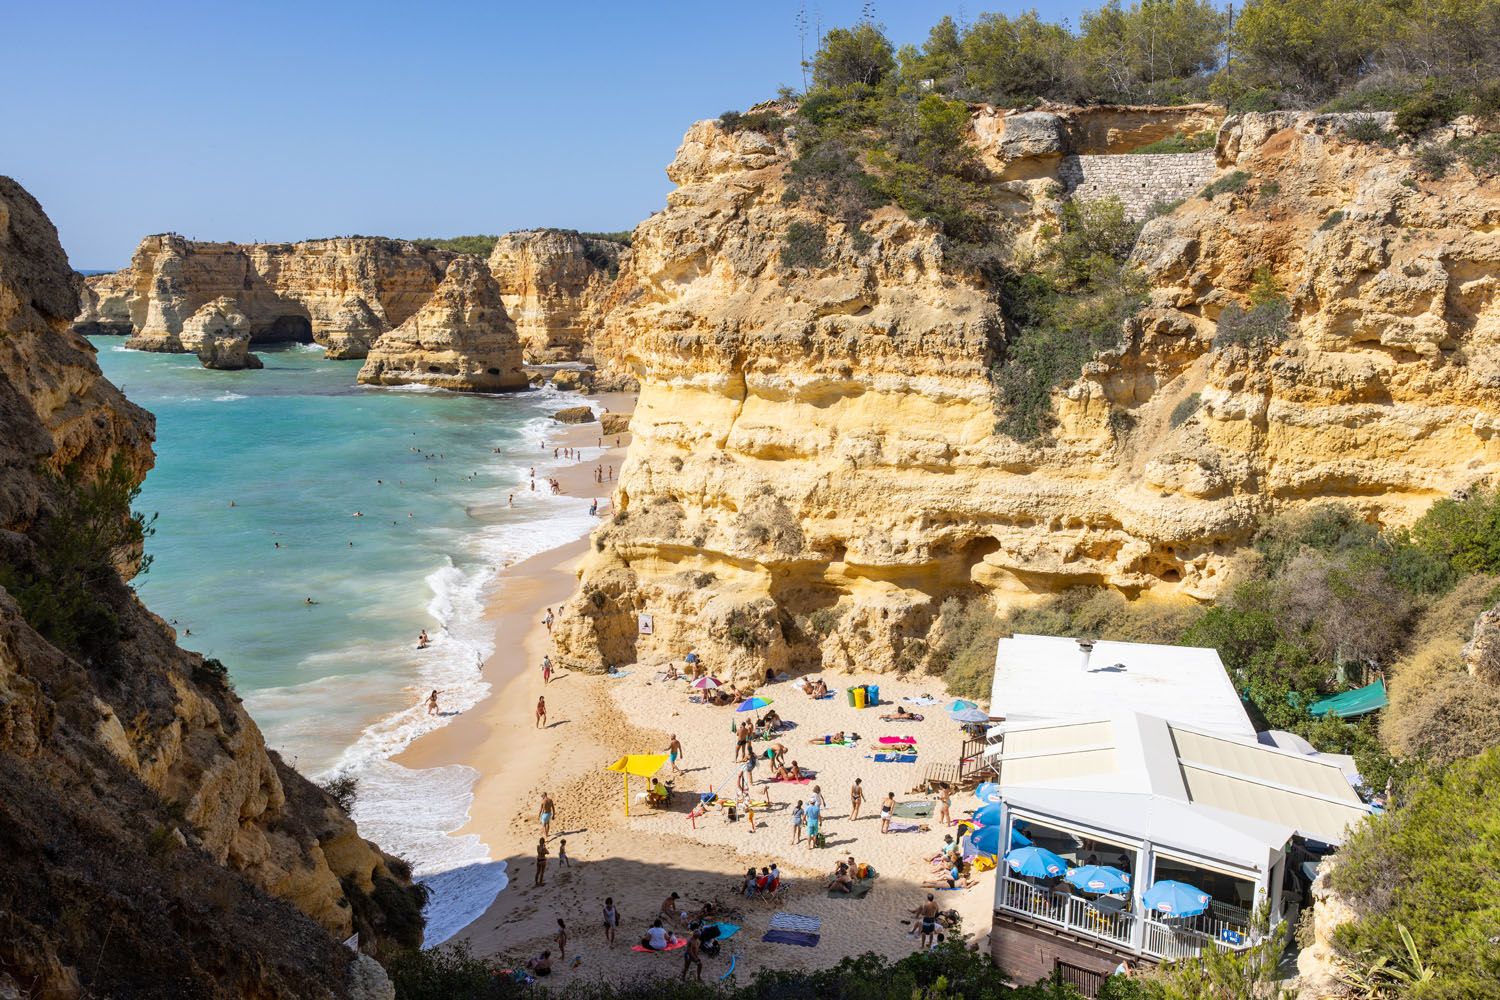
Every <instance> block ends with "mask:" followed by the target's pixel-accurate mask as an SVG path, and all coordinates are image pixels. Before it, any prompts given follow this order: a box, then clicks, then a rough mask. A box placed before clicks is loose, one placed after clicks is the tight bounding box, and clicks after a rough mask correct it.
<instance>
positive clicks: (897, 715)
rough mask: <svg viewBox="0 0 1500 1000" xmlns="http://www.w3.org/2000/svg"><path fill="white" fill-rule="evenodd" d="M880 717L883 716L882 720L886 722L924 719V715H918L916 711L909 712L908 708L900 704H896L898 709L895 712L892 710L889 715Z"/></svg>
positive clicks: (919, 720)
mask: <svg viewBox="0 0 1500 1000" xmlns="http://www.w3.org/2000/svg"><path fill="white" fill-rule="evenodd" d="M880 718H881V720H882V721H885V722H921V721H922V716H920V715H918V714H917V713H915V712H908V711H907V710H906V709H904V708H902V707H901V706H900V705H897V706H896V710H895V711H894V712H891V713H889V714H887V715H882V716H881V717H880Z"/></svg>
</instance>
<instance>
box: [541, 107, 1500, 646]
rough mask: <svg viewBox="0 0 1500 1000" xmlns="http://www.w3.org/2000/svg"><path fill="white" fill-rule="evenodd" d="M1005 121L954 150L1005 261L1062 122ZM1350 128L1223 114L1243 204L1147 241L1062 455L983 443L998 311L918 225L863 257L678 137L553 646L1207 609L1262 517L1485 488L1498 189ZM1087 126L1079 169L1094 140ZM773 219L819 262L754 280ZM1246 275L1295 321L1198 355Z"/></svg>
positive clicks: (1036, 214) (1048, 194)
mask: <svg viewBox="0 0 1500 1000" xmlns="http://www.w3.org/2000/svg"><path fill="white" fill-rule="evenodd" d="M1173 114H1174V115H1175V116H1176V119H1175V120H1174V121H1173V122H1171V123H1169V124H1170V125H1171V127H1170V128H1166V129H1163V128H1154V127H1151V126H1150V123H1149V122H1143V121H1142V120H1141V118H1142V115H1141V113H1139V109H1135V110H1132V111H1131V115H1130V116H1128V117H1129V120H1128V121H1125V120H1123V119H1122V121H1121V122H1118V123H1116V126H1114V131H1115V133H1116V134H1117V135H1127V136H1131V135H1133V136H1136V137H1138V138H1141V139H1142V140H1143V141H1145V140H1148V139H1149V137H1152V136H1155V137H1160V135H1162V134H1168V133H1169V132H1170V131H1178V130H1181V129H1182V128H1183V127H1184V123H1183V121H1182V119H1183V117H1184V115H1185V114H1188V113H1184V112H1174V113H1173ZM1190 114H1193V115H1199V116H1200V117H1202V118H1205V119H1206V118H1207V116H1208V113H1207V112H1200V111H1192V112H1190ZM1000 117H1001V119H1002V120H996V116H994V115H990V114H989V113H988V112H981V113H980V114H979V115H978V116H977V118H976V127H975V141H976V143H977V144H978V145H979V146H980V148H981V153H982V155H983V158H984V160H985V163H986V166H987V167H988V168H989V171H990V175H991V179H992V182H993V183H995V184H997V185H999V186H998V187H997V189H996V190H997V195H998V196H999V197H1000V198H1001V199H1002V201H1003V203H1004V205H1005V207H1006V210H1007V211H1008V213H1009V216H1010V218H1011V220H1012V230H1013V231H1012V239H1013V241H1014V244H1015V245H1016V246H1017V247H1024V246H1026V245H1027V243H1028V241H1029V239H1030V238H1031V237H1032V236H1033V235H1034V234H1035V233H1036V231H1037V228H1038V226H1039V225H1040V224H1041V223H1042V222H1044V221H1048V220H1049V219H1052V218H1055V213H1056V209H1057V202H1056V201H1055V198H1056V197H1057V192H1058V191H1059V190H1060V189H1061V187H1062V185H1060V184H1058V182H1057V178H1056V171H1057V165H1058V164H1059V163H1060V162H1061V160H1062V158H1063V156H1064V155H1066V154H1067V153H1069V152H1070V151H1077V148H1078V147H1077V140H1076V139H1075V138H1074V136H1075V135H1076V134H1078V133H1079V128H1080V127H1081V126H1079V124H1078V123H1077V122H1076V121H1071V122H1070V120H1069V118H1068V116H1066V115H1042V116H1036V115H1013V116H1000ZM1195 121H1196V119H1195ZM1096 124H1098V123H1096ZM1342 125H1343V122H1342V120H1341V119H1339V118H1337V117H1315V116H1312V115H1308V114H1269V115H1251V116H1245V117H1241V118H1234V119H1230V120H1229V121H1228V122H1227V123H1226V124H1225V125H1224V127H1223V129H1222V130H1221V132H1220V138H1219V145H1218V150H1217V163H1218V168H1219V171H1220V175H1221V176H1224V175H1227V174H1228V173H1229V172H1230V171H1243V172H1244V173H1245V174H1246V175H1247V178H1243V179H1241V180H1243V183H1242V184H1241V185H1240V187H1241V190H1240V191H1239V192H1238V193H1228V194H1221V195H1219V196H1218V197H1216V198H1213V199H1212V200H1208V199H1204V198H1201V197H1194V198H1190V199H1189V200H1188V201H1187V202H1186V203H1184V204H1183V205H1181V206H1180V207H1178V208H1177V209H1176V210H1175V211H1173V212H1172V213H1171V214H1170V215H1167V216H1165V217H1163V218H1159V219H1157V220H1155V221H1153V222H1151V223H1149V224H1148V226H1147V228H1146V230H1145V232H1144V234H1143V236H1142V238H1141V240H1140V242H1139V244H1138V246H1137V248H1136V253H1135V260H1136V262H1137V263H1138V264H1139V265H1140V266H1141V267H1142V269H1143V270H1144V272H1145V273H1146V275H1147V276H1148V279H1149V283H1150V286H1151V292H1150V295H1151V298H1150V305H1149V307H1148V308H1147V309H1146V310H1145V312H1144V314H1143V316H1142V317H1141V319H1140V320H1139V322H1137V323H1135V324H1133V325H1132V328H1131V330H1130V332H1129V335H1128V336H1127V337H1126V342H1125V343H1124V344H1123V345H1122V347H1121V348H1120V349H1119V350H1117V351H1114V352H1110V353H1107V354H1104V355H1101V356H1100V357H1098V358H1096V359H1095V360H1094V361H1093V362H1092V363H1090V364H1089V365H1088V366H1087V367H1086V368H1085V370H1084V372H1083V373H1082V376H1081V377H1080V378H1079V379H1077V380H1076V381H1074V382H1072V383H1071V384H1069V385H1066V386H1063V387H1061V388H1060V389H1058V390H1056V391H1054V392H1053V394H1052V402H1051V405H1052V409H1053V411H1054V414H1055V417H1056V428H1055V431H1054V432H1053V433H1052V434H1051V435H1049V436H1048V437H1047V438H1045V439H1043V440H1040V441H1037V442H1031V443H1022V442H1018V441H1015V440H1012V439H1011V438H1008V437H1006V436H1004V435H1001V434H998V433H997V432H996V430H995V426H996V416H997V412H996V407H995V403H994V392H993V389H992V387H991V383H990V381H989V378H988V377H987V372H988V369H989V367H990V365H991V364H992V363H994V361H995V360H996V358H997V356H998V354H997V351H998V350H999V349H1001V348H1002V346H1003V342H1004V333H1003V332H1002V330H1001V327H1000V320H999V313H998V309H997V305H996V302H995V298H994V295H993V294H992V293H991V291H990V290H989V289H988V288H986V287H984V285H983V283H982V282H981V281H980V280H979V279H978V278H977V277H974V276H972V275H969V274H967V273H966V272H964V271H963V270H962V269H960V268H959V267H957V266H956V265H954V264H953V263H951V262H950V261H949V260H947V259H946V258H945V255H944V250H943V245H942V241H941V239H940V238H939V237H938V236H937V235H936V234H935V233H934V232H933V231H932V230H931V229H930V228H929V227H927V226H924V225H923V224H921V223H917V222H913V221H910V220H909V219H907V218H905V217H904V216H901V215H899V214H897V213H895V212H894V211H892V210H885V211H884V212H883V213H881V214H878V215H877V216H876V217H875V218H874V219H873V220H872V221H871V222H870V223H867V224H866V226H865V230H866V232H867V234H868V236H869V237H871V238H872V239H871V242H870V243H869V245H868V247H867V248H866V249H863V250H861V249H858V248H857V247H856V245H855V242H854V241H853V240H852V239H851V238H850V235H849V233H848V232H847V231H846V229H845V227H844V224H843V223H842V222H840V221H838V220H835V219H833V218H828V217H820V216H818V215H815V214H814V213H812V212H811V211H809V209H808V208H807V207H806V206H805V205H802V204H791V205H789V204H786V203H784V202H783V199H782V195H783V193H784V191H785V185H784V172H785V170H786V169H787V165H788V162H789V159H790V155H791V151H790V150H789V149H788V148H787V147H786V146H785V145H783V144H781V143H780V142H779V141H773V140H772V139H770V138H768V137H767V136H764V135H761V134H758V133H754V132H748V131H747V132H740V133H738V134H729V133H726V132H724V131H723V130H721V129H720V128H719V127H718V126H717V125H716V124H714V123H708V122H705V123H700V124H698V125H695V126H694V127H693V128H692V129H691V130H690V131H689V132H688V134H687V137H686V139H685V140H684V142H683V144H682V146H681V148H680V149H679V150H678V153H677V157H676V159H675V160H674V162H673V163H672V165H671V167H670V168H669V170H668V174H669V176H670V177H671V179H672V180H673V181H674V182H676V184H677V189H676V190H675V191H674V192H673V193H672V194H671V195H670V197H669V200H668V205H667V209H666V210H665V211H664V212H662V213H659V214H657V215H655V216H653V217H652V218H651V219H648V220H647V221H646V222H644V223H642V225H641V226H640V227H639V228H638V229H637V230H636V233H635V236H634V240H633V244H632V251H631V257H630V260H629V261H628V263H627V265H626V268H625V271H624V272H623V273H622V276H621V279H620V282H619V283H618V285H617V287H616V289H615V291H614V292H613V293H612V294H613V296H614V298H615V299H616V305H615V307H614V308H613V310H612V311H611V312H610V314H609V316H608V318H607V320H606V322H605V328H604V332H603V334H602V336H601V340H600V345H599V349H600V351H601V353H602V354H604V355H607V363H608V364H611V365H614V366H616V367H617V368H618V369H619V370H622V371H627V372H629V373H631V374H633V375H635V376H637V377H639V379H640V382H641V396H640V400H639V403H638V405H637V407H636V410H635V414H634V416H633V418H632V422H631V430H632V431H633V433H634V443H633V444H632V446H631V449H630V453H629V456H628V458H627V460H626V462H625V464H624V467H623V469H622V471H621V479H620V486H619V488H618V491H617V495H616V506H617V509H618V511H619V513H618V515H617V516H616V517H615V518H614V519H612V521H610V522H609V523H608V524H607V525H605V526H604V527H603V528H601V529H600V530H599V531H598V532H597V533H596V535H595V539H594V546H593V548H594V551H593V552H592V553H591V554H590V556H589V558H588V560H587V562H586V564H585V565H584V567H583V569H582V571H581V575H582V586H581V589H580V592H579V594H578V595H577V596H576V597H575V598H574V600H573V601H572V602H571V604H570V606H569V614H567V615H565V616H564V617H563V618H562V620H561V623H560V626H559V628H557V629H556V630H555V633H554V634H555V635H556V636H557V641H558V643H559V649H560V653H561V657H562V658H563V659H564V661H565V662H567V663H569V664H570V665H572V666H576V667H582V668H598V667H600V666H602V665H603V664H606V663H622V662H629V661H631V660H634V659H642V658H645V659H650V658H653V657H663V658H665V657H668V656H681V655H682V654H683V653H685V652H687V651H688V650H689V649H693V648H697V649H698V651H699V652H700V653H706V654H707V655H708V656H710V657H711V661H710V662H713V663H714V664H715V666H716V667H718V668H719V669H731V670H736V671H738V672H740V673H742V674H750V673H759V672H762V671H763V670H764V668H765V667H767V666H771V667H778V668H779V667H782V666H809V667H811V666H819V667H824V668H835V669H837V668H844V667H851V666H853V665H855V664H858V665H859V666H860V667H861V668H862V669H892V668H900V667H917V666H921V665H923V664H924V663H925V662H926V661H927V659H928V657H929V655H930V652H931V650H930V640H931V638H932V636H933V634H934V631H933V630H934V628H935V627H936V628H941V625H942V622H941V621H938V620H937V619H938V616H939V610H940V607H941V605H942V602H943V601H944V599H945V598H946V597H948V596H953V595H958V596H975V595H982V596H986V597H988V598H989V599H991V600H992V601H994V602H995V603H997V604H1002V605H1003V604H1006V603H1012V602H1024V601H1028V600H1035V599H1037V598H1038V597H1039V596H1041V595H1047V594H1051V593H1055V592H1057V591H1059V590H1061V589H1064V588H1067V587H1071V586H1077V585H1090V586H1106V587H1112V588H1115V589H1118V590H1119V591H1122V592H1124V593H1126V594H1127V595H1131V596H1137V595H1151V596H1154V597H1161V598H1164V599H1190V598H1207V597H1210V596H1212V595H1213V594H1214V593H1215V592H1216V590H1217V588H1218V587H1219V586H1220V585H1221V583H1222V582H1223V580H1224V578H1225V571H1226V568H1227V566H1228V564H1229V562H1230V560H1231V559H1232V558H1233V557H1234V554H1235V553H1236V552H1237V551H1238V550H1240V549H1241V547H1242V546H1243V545H1244V544H1245V543H1246V542H1247V541H1248V539H1249V538H1250V536H1251V534H1252V533H1253V531H1254V530H1255V527H1256V525H1257V523H1258V522H1259V521H1260V519H1261V518H1263V517H1264V516H1266V515H1268V514H1271V513H1273V512H1276V511H1279V510H1284V509H1287V508H1291V507H1295V506H1297V505H1301V504H1307V503H1311V502H1317V501H1326V500H1341V501H1345V502H1347V503H1350V504H1352V505H1353V506H1355V507H1356V508H1358V509H1359V510H1360V511H1361V512H1363V513H1364V514H1365V515H1366V516H1368V517H1369V518H1371V519H1372V520H1376V521H1379V522H1381V523H1385V524H1402V523H1408V522H1410V521H1411V520H1413V519H1414V518H1415V517H1416V516H1418V515H1419V514H1420V513H1421V511H1422V510H1424V509H1425V508H1426V507H1427V506H1428V505H1429V504H1430V503H1431V502H1432V500H1434V499H1435V498H1437V497H1440V496H1443V495H1445V494H1447V493H1448V492H1449V491H1451V490H1453V489H1455V488H1459V487H1463V486H1465V485H1467V484H1469V483H1471V482H1473V481H1474V480H1476V479H1478V478H1481V477H1484V476H1487V475H1489V474H1491V473H1493V472H1495V471H1496V470H1497V468H1500V445H1497V443H1496V441H1495V427H1496V421H1497V420H1500V300H1497V288H1500V284H1497V283H1500V228H1497V221H1500V187H1497V185H1496V182H1494V181H1492V180H1491V181H1481V180H1479V179H1476V178H1475V177H1474V176H1473V175H1472V174H1470V173H1469V172H1468V171H1467V170H1466V169H1463V168H1458V169H1455V171H1454V172H1453V173H1452V174H1451V175H1450V176H1449V177H1448V178H1447V179H1444V180H1440V181H1433V180H1427V179H1423V178H1421V177H1420V176H1419V175H1418V174H1417V172H1416V171H1415V169H1414V165H1413V162H1412V159H1411V156H1410V155H1409V154H1408V153H1398V152H1392V151H1390V150H1388V149H1386V148H1384V147H1381V146H1378V145H1370V144H1361V143H1357V142H1354V141H1351V140H1349V139H1348V138H1346V137H1345V136H1344V135H1343V134H1342V131H1341V129H1342ZM1101 129H1102V132H1101V134H1103V135H1105V136H1106V139H1105V140H1103V147H1102V148H1100V147H1098V146H1092V147H1089V148H1090V151H1091V152H1095V153H1098V152H1105V153H1107V152H1110V151H1111V149H1112V148H1113V147H1111V146H1110V140H1109V139H1108V136H1109V135H1110V134H1111V133H1110V128H1109V127H1106V126H1104V125H1100V127H1099V128H1096V129H1095V130H1094V131H1095V132H1100V131H1101ZM1119 143H1123V145H1119V148H1118V149H1116V150H1115V151H1128V150H1129V149H1133V148H1137V147H1138V145H1139V143H1137V142H1135V141H1134V140H1133V139H1132V140H1130V141H1125V140H1123V139H1122V140H1119ZM1153 159H1155V158H1151V157H1142V158H1140V160H1141V162H1142V163H1143V164H1149V163H1150V161H1151V160H1153ZM1142 180H1143V182H1144V181H1147V180H1149V178H1144V177H1143V178H1142ZM1334 213H1340V214H1338V215H1335V214H1334ZM1330 220H1332V221H1331V222H1330ZM799 221H800V222H805V223H812V224H816V225H820V226H822V227H823V228H824V230H825V233H826V235H827V239H828V249H827V251H826V253H825V257H824V263H823V264H822V266H817V267H812V268H788V267H785V266H783V265H782V264H781V263H780V261H779V250H780V247H781V245H782V242H781V236H782V234H783V233H784V232H785V231H786V230H787V228H788V226H790V225H791V224H792V223H793V222H799ZM1258 272H1260V273H1262V274H1269V275H1271V276H1272V277H1273V279H1274V281H1275V282H1276V283H1277V284H1278V285H1279V286H1280V287H1281V288H1282V289H1283V290H1284V292H1285V294H1286V295H1287V297H1288V298H1289V300H1290V303H1291V310H1292V311H1291V321H1290V330H1289V336H1288V337H1287V338H1286V339H1285V340H1284V342H1281V343H1279V344H1276V345H1274V346H1261V347H1243V346H1241V347H1233V346H1225V345H1224V344H1223V343H1221V345H1220V349H1218V350H1214V349H1213V337H1214V336H1215V334H1216V332H1217V331H1216V327H1217V320H1218V318H1219V317H1220V315H1221V314H1222V312H1223V310H1224V309H1225V308H1226V307H1227V306H1229V305H1230V304H1231V303H1234V304H1237V305H1240V306H1246V305H1248V303H1249V295H1250V292H1251V291H1252V289H1253V288H1254V286H1255V285H1256V282H1257V273H1258ZM605 361H606V358H601V362H605ZM1174 410H1175V411H1177V416H1176V417H1174V416H1173V413H1174ZM638 613H650V614H651V615H652V616H653V626H654V627H653V629H652V634H651V635H649V636H642V635H639V634H638V632H639V630H638V628H637V617H636V616H637V614H638Z"/></svg>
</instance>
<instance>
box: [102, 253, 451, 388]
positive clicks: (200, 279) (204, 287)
mask: <svg viewBox="0 0 1500 1000" xmlns="http://www.w3.org/2000/svg"><path fill="white" fill-rule="evenodd" d="M454 256H455V255H454V254H452V253H449V252H447V251H443V250H436V249H433V248H430V247H422V246H418V245H416V244H414V243H408V242H405V241H401V240H388V239H380V238H376V237H363V236H352V237H340V238H337V239H328V240H308V241H306V242H302V243H255V244H237V243H203V242H197V241H193V240H187V239H184V238H182V237H181V236H176V235H170V234H169V235H163V236H148V237H146V239H144V240H142V241H141V245H140V246H139V247H138V248H136V252H135V255H134V256H133V257H132V258H131V260H130V266H129V267H128V268H126V269H125V270H123V271H119V272H116V273H115V274H107V275H96V276H94V277H91V278H87V279H85V291H84V292H83V293H82V297H81V303H80V304H81V309H82V311H81V312H80V314H79V316H78V318H77V319H76V320H75V323H74V328H75V329H76V330H78V331H79V332H82V333H119V332H129V333H131V334H132V336H131V339H130V341H129V346H131V347H133V348H136V349H139V350H146V351H187V352H194V351H197V350H198V349H199V347H200V346H202V345H201V343H200V339H201V338H199V337H197V336H196V335H195V331H194V330H192V329H191V328H188V327H187V321H188V319H189V318H190V317H191V316H192V315H193V314H194V313H196V312H197V311H198V310H199V309H201V308H203V307H204V306H205V305H207V304H208V303H210V302H213V301H214V300H216V299H219V298H227V299H230V300H232V301H233V304H234V307H235V308H236V309H238V310H239V311H240V312H241V313H243V314H244V316H245V317H246V318H247V320H248V321H249V330H250V340H251V343H252V344H259V343H271V342H276V341H283V342H284V341H299V342H303V343H314V342H316V343H318V344H321V345H323V346H324V347H325V348H326V349H327V351H328V356H329V357H334V358H362V357H364V356H365V354H366V353H367V352H368V350H369V347H370V344H371V343H372V342H373V341H374V339H375V338H376V337H378V336H379V335H380V334H382V333H384V332H385V331H386V330H389V329H392V328H393V327H396V326H399V325H400V324H401V323H403V322H405V321H406V319H407V318H408V317H410V316H411V315H412V314H413V313H414V312H416V311H417V309H418V308H419V307H420V306H421V305H422V304H423V303H424V302H426V301H427V299H428V298H429V297H430V296H431V295H432V292H433V290H434V289H435V288H437V285H438V282H440V281H441V280H442V277H443V274H444V272H445V271H446V270H447V267H448V263H449V261H451V260H452V259H453V258H454ZM127 326H128V327H129V329H128V330H126V329H125V328H126V327H127Z"/></svg>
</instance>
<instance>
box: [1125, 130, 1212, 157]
mask: <svg viewBox="0 0 1500 1000" xmlns="http://www.w3.org/2000/svg"><path fill="white" fill-rule="evenodd" d="M1216 138H1217V136H1215V135H1214V133H1213V132H1210V131H1207V130H1205V131H1202V132H1193V133H1191V134H1189V135H1183V134H1182V133H1181V132H1174V133H1172V134H1171V135H1170V136H1168V137H1167V138H1165V139H1158V140H1156V141H1155V142H1153V143H1148V144H1147V145H1145V146H1142V147H1141V148H1140V149H1136V150H1132V152H1135V153H1200V152H1202V151H1203V150H1205V149H1213V148H1214V141H1215V140H1216Z"/></svg>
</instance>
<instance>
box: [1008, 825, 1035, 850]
mask: <svg viewBox="0 0 1500 1000" xmlns="http://www.w3.org/2000/svg"><path fill="white" fill-rule="evenodd" d="M1010 846H1011V847H1030V846H1031V838H1030V837H1028V836H1026V834H1024V833H1022V832H1021V831H1020V829H1019V828H1018V827H1015V826H1012V827H1011V828H1010Z"/></svg>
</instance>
